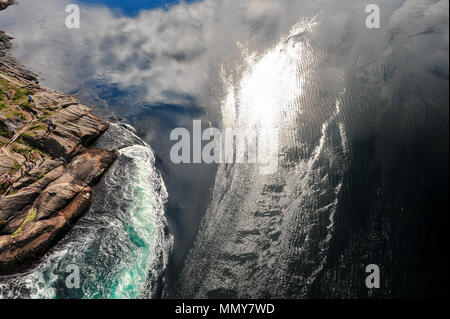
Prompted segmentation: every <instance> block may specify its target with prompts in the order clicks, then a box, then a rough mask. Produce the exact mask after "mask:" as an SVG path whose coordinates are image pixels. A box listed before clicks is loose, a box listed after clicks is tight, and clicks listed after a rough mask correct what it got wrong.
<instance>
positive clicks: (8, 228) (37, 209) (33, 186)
mask: <svg viewBox="0 0 450 319" xmlns="http://www.w3.org/2000/svg"><path fill="white" fill-rule="evenodd" d="M12 2H13V1H10V0H0V10H1V9H4V8H6V7H7V6H8V5H10V4H12ZM10 40H11V37H9V36H7V35H6V34H5V33H3V32H2V31H0V275H1V274H7V273H13V272H16V271H18V270H20V269H23V268H26V267H27V266H29V265H30V263H32V262H34V261H36V260H38V259H39V258H40V257H41V256H42V255H43V254H44V253H45V252H46V251H47V250H48V249H50V248H51V247H52V246H53V245H54V244H55V243H57V242H58V241H59V240H60V239H61V238H62V237H63V236H64V235H65V234H66V233H67V231H68V230H69V229H70V228H71V226H73V224H74V223H75V222H76V221H77V220H78V218H80V217H81V216H82V214H83V213H84V212H85V211H86V210H87V209H88V208H89V206H90V203H91V198H92V186H93V185H95V183H96V182H97V181H98V180H99V178H100V177H101V176H102V174H103V173H104V172H105V171H106V170H107V169H108V168H109V167H110V166H111V165H112V163H113V162H114V160H115V159H116V157H117V154H116V152H115V151H110V150H103V149H96V148H92V145H93V143H94V142H95V141H96V140H97V139H98V138H99V137H100V136H101V135H102V134H103V133H104V132H105V131H106V130H107V129H108V124H107V123H105V122H103V121H101V120H99V119H98V118H97V117H96V116H95V115H94V114H93V113H92V112H91V110H90V109H89V108H88V107H86V106H83V105H80V104H79V103H78V102H77V100H76V99H75V98H73V97H71V96H68V95H64V94H60V93H57V92H49V91H47V90H45V89H43V88H41V87H40V86H39V84H38V80H37V76H36V75H35V74H33V73H32V72H30V71H28V70H26V69H25V68H23V67H22V66H21V65H20V64H19V63H18V62H17V61H16V60H14V59H13V58H12V57H10V56H9V55H8V54H7V50H8V49H9V48H11V42H10Z"/></svg>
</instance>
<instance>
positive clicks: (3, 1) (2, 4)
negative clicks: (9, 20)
mask: <svg viewBox="0 0 450 319" xmlns="http://www.w3.org/2000/svg"><path fill="white" fill-rule="evenodd" d="M13 3H14V0H0V10H3V9H6V8H7V7H8V6H10V5H12V4H13Z"/></svg>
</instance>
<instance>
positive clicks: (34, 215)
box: [11, 208, 37, 238]
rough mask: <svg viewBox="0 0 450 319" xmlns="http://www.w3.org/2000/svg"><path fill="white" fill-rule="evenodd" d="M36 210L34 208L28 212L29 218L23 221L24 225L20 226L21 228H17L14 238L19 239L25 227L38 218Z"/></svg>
mask: <svg viewBox="0 0 450 319" xmlns="http://www.w3.org/2000/svg"><path fill="white" fill-rule="evenodd" d="M36 213H37V211H36V208H33V209H31V210H29V211H28V214H27V217H25V219H24V220H23V222H22V224H20V226H19V228H17V230H16V231H15V232H14V233H13V234H12V235H11V237H12V238H14V237H17V236H18V235H20V234H21V233H22V231H23V228H24V227H25V225H26V224H27V223H28V222H31V221H33V220H34V219H35V218H36Z"/></svg>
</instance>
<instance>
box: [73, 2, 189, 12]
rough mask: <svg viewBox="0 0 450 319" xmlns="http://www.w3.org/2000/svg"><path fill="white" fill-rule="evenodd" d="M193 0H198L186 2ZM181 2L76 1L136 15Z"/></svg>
mask: <svg viewBox="0 0 450 319" xmlns="http://www.w3.org/2000/svg"><path fill="white" fill-rule="evenodd" d="M193 1H197V0H186V1H185V2H193ZM179 2H180V1H179V0H132V1H124V0H77V1H76V2H75V3H80V4H87V5H96V6H105V7H108V8H111V9H113V10H115V11H116V12H117V13H120V14H123V15H125V16H136V15H137V14H139V12H140V11H141V10H146V9H155V8H163V9H168V8H169V7H170V6H172V5H175V4H177V3H179Z"/></svg>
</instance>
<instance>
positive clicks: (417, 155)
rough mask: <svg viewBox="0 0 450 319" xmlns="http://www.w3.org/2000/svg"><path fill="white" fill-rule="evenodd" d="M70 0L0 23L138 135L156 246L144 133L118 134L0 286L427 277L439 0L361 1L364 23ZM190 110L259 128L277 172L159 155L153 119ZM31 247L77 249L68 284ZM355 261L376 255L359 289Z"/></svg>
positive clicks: (443, 5) (161, 134) (288, 288)
mask: <svg viewBox="0 0 450 319" xmlns="http://www.w3.org/2000/svg"><path fill="white" fill-rule="evenodd" d="M81 2H83V1H80V4H81V9H82V10H81V12H82V15H81V28H80V29H79V30H69V29H67V28H66V27H65V26H64V21H65V18H66V13H65V11H64V8H65V6H66V5H67V4H68V3H69V1H65V0H48V1H47V0H46V1H45V2H44V1H42V2H39V3H38V2H37V1H34V0H33V1H31V0H30V1H26V0H22V1H21V3H20V4H19V5H17V6H13V7H11V8H9V9H8V10H7V11H4V12H2V13H0V27H1V28H2V29H5V30H6V31H7V32H8V33H10V34H12V35H13V36H14V37H15V38H16V39H15V40H14V44H15V45H14V48H13V50H12V54H13V55H14V56H15V57H17V58H18V59H19V60H20V61H21V62H23V63H24V64H25V65H26V66H27V67H28V68H30V69H31V70H32V71H35V72H37V73H38V74H39V75H40V76H41V79H42V83H43V85H45V86H47V87H49V88H51V89H58V90H61V91H63V92H66V93H71V94H75V95H76V96H77V97H79V98H80V99H81V101H82V102H83V103H85V104H88V105H92V106H94V108H95V111H96V112H97V114H100V115H101V116H102V117H103V118H106V119H110V120H111V121H114V122H121V123H126V124H129V125H132V126H133V127H134V128H135V129H136V133H133V134H135V135H137V136H139V137H140V138H141V139H142V140H144V141H146V142H147V143H148V145H151V148H152V149H153V151H154V153H155V157H156V159H155V162H156V169H157V170H158V171H160V172H161V174H162V176H163V179H164V184H165V185H166V186H167V193H168V203H167V210H166V213H165V216H166V217H167V220H168V225H169V229H170V233H172V234H173V236H174V238H173V239H174V249H173V251H172V253H171V254H168V253H167V252H168V251H169V247H170V243H171V237H170V235H168V234H167V232H166V231H165V230H166V227H165V226H164V221H163V220H164V218H162V217H161V216H162V214H163V213H162V211H163V210H162V209H160V207H162V206H161V205H162V204H161V203H162V202H164V199H163V198H164V195H161V194H164V192H162V191H161V190H160V187H159V186H158V185H160V183H156V182H151V181H155V179H156V180H157V178H156V177H155V176H157V173H156V171H155V169H154V166H152V165H151V163H153V157H152V156H150V154H151V150H150V149H149V148H148V146H142V144H141V142H139V143H134V144H136V145H134V144H133V143H132V144H124V148H122V150H121V152H122V155H121V159H119V161H118V166H115V167H113V169H111V170H110V172H109V173H108V174H107V175H106V176H105V178H104V180H103V181H102V182H101V184H100V185H99V186H98V187H97V193H96V194H98V196H96V197H95V203H94V205H93V207H92V209H91V211H90V212H89V213H88V214H87V215H86V217H85V218H83V219H82V220H81V221H80V223H79V224H78V225H77V226H76V228H74V230H73V231H72V232H71V234H69V236H67V237H66V239H65V240H64V241H63V242H61V243H60V244H59V245H58V246H57V247H55V249H53V250H52V251H51V252H50V253H49V254H48V255H47V257H46V258H45V259H44V261H43V262H42V263H41V264H40V265H38V266H37V267H36V268H34V270H32V271H31V272H30V273H28V274H25V275H17V276H14V277H11V278H7V280H6V284H5V283H4V282H3V283H2V285H3V286H2V287H4V288H3V290H2V291H3V292H2V293H3V295H5V296H11V297H21V296H30V295H47V296H68V297H70V296H72V294H73V296H84V297H102V296H103V297H112V298H113V297H139V296H160V295H161V293H160V292H161V291H162V290H163V292H162V295H163V296H166V297H201V298H205V297H206V298H208V297H211V298H214V297H231V298H239V297H247V298H257V297H280V298H292V297H295V298H308V297H310V298H311V297H312V298H334V297H335V298H373V297H380V298H390V297H423V296H426V297H430V296H439V295H442V294H444V293H445V289H446V286H447V285H442V284H441V283H443V282H446V283H448V272H447V268H448V254H447V253H446V252H447V251H448V232H447V229H446V227H447V226H446V225H448V213H447V211H448V100H449V96H448V74H449V72H448V68H449V63H448V42H449V40H448V34H449V28H448V21H449V17H448V1H446V0H441V1H438V0H389V1H387V0H383V1H379V2H378V5H379V6H380V12H381V19H380V23H381V27H380V28H379V29H369V28H367V27H366V24H365V21H366V18H367V13H366V5H367V4H365V3H362V2H361V1H356V0H349V1H332V0H318V1H306V0H298V1H292V0H279V1H269V0H248V1H226V0H210V1H199V2H193V3H181V4H177V5H174V6H171V7H168V8H152V9H150V8H148V7H143V8H142V10H140V11H139V12H138V14H136V12H131V11H129V10H130V9H127V8H126V7H127V6H132V5H135V4H140V3H141V2H139V1H123V2H122V1H121V2H117V1H111V2H107V1H105V2H103V4H106V5H110V7H109V8H108V7H102V6H99V5H98V4H99V3H98V2H97V1H96V3H95V4H92V3H90V2H88V1H84V3H81ZM146 3H147V4H149V3H150V2H146ZM117 6H119V7H122V12H121V13H120V12H119V13H118V11H117ZM127 12H128V13H127ZM194 119H201V120H202V123H203V127H204V128H206V127H211V126H212V127H218V128H221V129H224V128H233V129H237V130H241V131H242V132H244V133H245V132H247V133H248V132H250V131H249V130H251V129H252V128H253V127H257V126H258V125H259V126H261V127H272V128H273V127H277V128H278V129H279V131H278V134H279V136H278V137H279V145H278V146H279V149H278V152H279V167H278V170H277V172H276V173H274V174H271V175H268V176H266V175H261V174H260V173H259V169H258V167H257V166H255V165H245V164H244V165H241V164H232V163H230V164H229V165H206V164H196V165H175V164H174V163H172V162H171V160H170V156H169V154H170V148H171V145H173V143H172V142H171V141H170V140H169V136H170V132H171V130H172V129H173V128H177V127H182V128H186V129H188V130H189V131H191V129H192V120H194ZM117 125H119V124H117ZM121 132H122V133H120V134H124V133H123V132H133V130H131V131H130V130H129V129H126V130H125V131H121ZM120 134H119V135H120ZM130 134H131V133H130ZM133 134H132V135H133ZM127 136H128V135H127ZM133 136H134V135H133ZM133 140H134V139H133ZM110 142H111V143H112V141H110ZM113 145H115V144H114V143H113ZM133 145H134V146H133ZM122 167H123V168H122ZM122 170H124V171H122ZM149 180H150V182H149ZM106 185H109V186H108V187H106ZM161 185H162V184H161ZM109 188H111V189H113V190H114V191H111V192H110V191H109ZM156 189H158V190H159V191H156ZM105 194H106V196H105ZM149 194H150V195H149ZM152 194H153V195H152ZM155 194H156V195H155ZM109 198H111V199H112V201H111V202H109ZM155 216H160V218H156V217H155ZM91 225H101V227H100V228H99V229H101V230H102V231H101V232H104V236H100V233H101V232H100V233H99V232H95V233H94V230H93V228H91ZM156 225H159V226H157V227H156ZM155 227H156V228H155ZM83 229H88V230H89V231H86V236H81V235H80V236H78V237H77V234H81V233H82V230H83ZM113 238H114V239H113ZM117 238H119V239H120V240H117ZM83 247H85V248H86V247H87V249H83ZM130 247H133V248H135V249H131V248H130ZM136 247H138V248H137V249H136ZM158 247H161V248H158ZM69 252H72V253H69ZM157 256H160V257H157ZM166 257H167V258H168V259H166ZM51 258H53V259H54V260H57V262H56V265H59V266H58V267H64V266H65V265H67V264H68V263H70V262H76V261H77V260H78V262H79V263H80V264H82V265H83V269H85V270H84V271H83V275H84V276H86V278H87V279H86V280H85V281H84V282H85V286H84V287H83V291H82V292H81V291H74V292H68V291H67V290H65V289H64V286H63V283H62V282H61V279H59V278H60V277H58V274H60V272H61V268H58V267H56V266H51V265H53V263H51V262H48V261H50V259H51ZM166 260H168V261H167V268H165V267H164V265H165V264H166ZM59 261H60V262H59ZM157 261H158V262H159V263H158V264H157V265H155V262H157ZM369 264H377V265H379V266H380V268H381V269H382V271H383V274H384V275H383V276H382V288H381V289H378V290H377V291H368V290H367V288H366V286H365V278H366V273H365V268H366V266H367V265H369ZM160 266H161V267H160ZM164 268H165V273H164ZM110 269H112V270H113V271H110ZM158 273H161V274H162V273H164V276H160V279H159V280H157V279H155V278H156V277H158V276H156V277H154V276H153V275H152V274H155V275H156V274H158ZM145 274H150V275H145ZM89 276H91V277H89ZM144 278H145V284H144V281H143V280H144ZM161 278H164V281H162V279H161ZM2 279H3V280H4V278H2ZM35 281H37V282H40V284H39V286H33V285H31V286H30V284H29V283H30V282H35ZM158 283H160V284H161V285H158ZM26 287H34V290H32V291H31V292H30V291H28V290H29V289H28V288H26ZM36 287H37V288H36ZM159 287H162V288H159ZM154 290H156V291H155V292H153V291H154Z"/></svg>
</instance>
